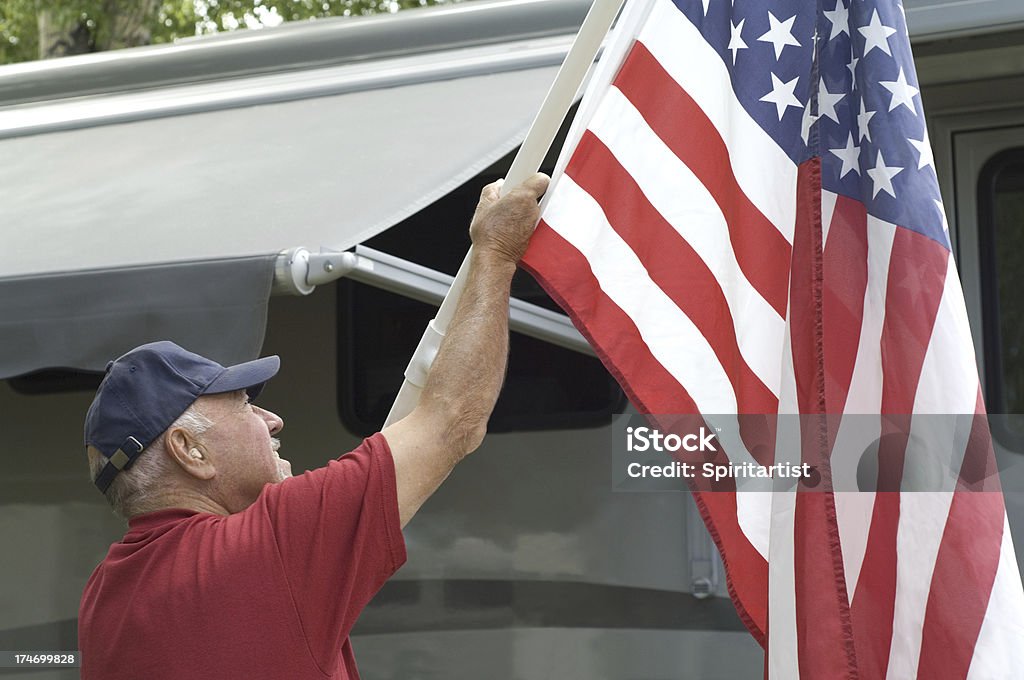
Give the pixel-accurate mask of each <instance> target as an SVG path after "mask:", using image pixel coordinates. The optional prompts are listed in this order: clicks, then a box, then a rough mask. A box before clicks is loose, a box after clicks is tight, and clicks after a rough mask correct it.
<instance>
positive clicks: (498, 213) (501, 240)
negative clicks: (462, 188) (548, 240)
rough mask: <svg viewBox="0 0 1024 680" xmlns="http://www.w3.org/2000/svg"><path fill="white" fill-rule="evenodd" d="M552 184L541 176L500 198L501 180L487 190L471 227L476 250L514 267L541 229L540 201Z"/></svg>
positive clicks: (538, 175)
mask: <svg viewBox="0 0 1024 680" xmlns="http://www.w3.org/2000/svg"><path fill="white" fill-rule="evenodd" d="M549 181H550V180H549V178H548V176H547V175H545V174H543V173H540V172H538V173H536V174H535V175H533V176H532V177H530V178H529V179H527V180H526V181H525V182H523V183H522V184H520V185H519V186H517V187H516V188H515V189H513V190H512V191H510V192H509V193H508V194H506V195H505V196H502V197H500V198H499V191H500V188H501V180H499V181H497V182H494V183H493V184H488V185H487V186H485V187H484V189H483V191H481V192H480V203H478V204H477V206H476V213H475V214H474V215H473V221H472V223H471V224H470V225H469V236H470V238H472V239H473V246H474V248H476V249H477V250H480V251H485V252H489V253H492V254H494V255H496V256H497V257H499V258H501V259H502V260H507V261H508V262H511V263H512V264H515V263H517V262H519V260H520V259H521V258H522V257H523V253H525V252H526V246H527V245H528V244H529V243H530V236H531V235H532V234H533V229H534V227H536V226H537V219H538V218H539V217H540V207H539V206H538V205H537V201H538V200H539V199H540V197H541V196H543V195H544V192H545V191H547V188H548V182H549Z"/></svg>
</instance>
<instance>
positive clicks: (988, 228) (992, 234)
mask: <svg viewBox="0 0 1024 680" xmlns="http://www.w3.org/2000/svg"><path fill="white" fill-rule="evenodd" d="M978 210H979V215H978V218H979V219H978V225H979V231H978V240H979V248H980V255H981V271H982V277H981V278H982V281H981V284H982V314H983V319H984V342H985V346H984V349H985V387H986V395H985V396H986V402H987V404H988V410H989V412H990V413H1006V414H1024V296H1021V294H1020V291H1021V290H1024V148H1015V149H1009V150H1007V151H1003V152H1001V153H999V154H998V155H996V156H994V157H993V158H992V159H991V160H989V161H988V162H987V163H986V164H985V166H984V167H983V168H982V170H981V174H980V177H979V180H978ZM1005 420H1006V422H1007V423H1015V422H1016V421H1017V420H1019V419H1018V418H1009V419H1005ZM1017 430H1020V431H1017ZM994 431H995V433H996V436H997V437H999V438H1000V439H1003V440H1006V439H1007V438H1010V439H1011V440H1012V441H1003V443H1004V444H1005V445H1008V446H1009V445H1011V444H1012V448H1015V449H1022V448H1024V446H1021V444H1022V443H1024V430H1022V429H1021V428H1020V426H1019V425H1018V426H1017V427H1011V428H1010V429H1009V430H1007V431H1004V432H999V428H995V430H994Z"/></svg>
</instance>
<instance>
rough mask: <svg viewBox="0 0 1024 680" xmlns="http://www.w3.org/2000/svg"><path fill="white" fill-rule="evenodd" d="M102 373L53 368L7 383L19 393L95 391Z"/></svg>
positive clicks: (11, 379) (12, 379) (101, 378)
mask: <svg viewBox="0 0 1024 680" xmlns="http://www.w3.org/2000/svg"><path fill="white" fill-rule="evenodd" d="M101 380H103V374H102V373H94V372H91V371H76V370H72V369H64V368H52V369H45V370H41V371H34V372H32V373H27V374H25V375H19V376H17V377H14V378H10V379H9V380H8V381H7V384H8V385H10V386H11V389H13V390H14V391H15V392H17V393H19V394H55V393H58V392H95V391H96V388H98V387H99V386H100V381H101Z"/></svg>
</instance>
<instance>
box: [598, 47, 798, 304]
mask: <svg viewBox="0 0 1024 680" xmlns="http://www.w3.org/2000/svg"><path fill="white" fill-rule="evenodd" d="M691 67H692V68H700V67H699V65H696V64H693V65H691ZM613 84H614V85H615V87H617V88H618V89H619V90H621V91H622V93H623V94H624V95H625V96H626V98H627V99H629V101H630V102H632V104H633V106H635V107H636V109H637V110H638V111H639V112H640V114H641V115H642V116H643V117H644V119H645V120H646V121H647V124H648V125H650V127H651V129H652V130H653V131H654V132H655V133H656V134H657V135H658V137H660V138H661V140H662V141H663V142H665V144H666V145H667V146H668V147H669V148H670V149H671V150H672V152H673V153H675V155H676V156H678V157H679V159H680V160H681V161H682V162H683V163H684V164H685V165H686V166H687V167H688V168H689V169H690V170H691V171H692V172H693V173H694V174H695V175H696V176H697V178H698V179H699V180H700V181H701V182H702V183H703V184H704V186H705V187H706V188H707V190H708V191H709V192H710V193H711V195H712V196H713V197H714V199H715V202H717V203H718V206H719V208H720V209H721V210H722V214H723V215H724V216H725V220H726V222H727V223H728V225H729V239H730V240H731V241H732V247H733V250H734V251H735V253H736V261H737V262H738V263H739V266H740V269H741V270H742V271H743V274H744V275H745V276H746V277H747V280H748V281H750V283H751V285H753V286H754V288H756V289H757V291H758V292H759V293H760V294H761V296H762V297H763V298H764V299H765V300H767V301H768V303H769V304H771V306H772V307H774V308H775V311H776V312H778V313H779V316H781V317H785V315H786V296H787V292H788V291H787V287H788V283H789V258H790V253H791V250H792V248H791V247H790V245H789V243H788V242H787V241H786V238H785V237H784V236H783V235H782V234H781V233H779V230H778V229H776V228H775V227H774V226H773V225H772V223H771V222H770V221H769V220H768V218H767V217H765V216H764V215H763V214H762V213H761V211H760V210H758V208H757V207H756V206H755V205H754V204H753V203H751V201H750V199H749V198H747V196H746V195H745V194H744V193H743V190H742V189H741V188H740V186H739V183H738V182H737V181H736V177H735V175H734V174H733V170H732V164H731V163H730V161H729V149H728V148H727V147H726V145H725V142H724V141H723V139H722V136H721V135H720V134H719V132H718V130H717V129H715V126H714V124H713V123H712V122H711V121H710V120H709V119H708V117H707V115H705V113H704V111H703V110H702V109H701V108H700V107H699V106H698V105H697V103H696V102H694V101H693V99H692V98H691V97H690V95H688V94H687V93H686V92H685V91H684V90H683V89H682V88H680V87H679V84H678V83H677V82H676V81H675V80H673V79H672V77H671V76H670V75H669V74H668V73H667V72H666V71H665V69H663V68H662V67H661V64H659V63H658V61H657V59H655V58H654V55H652V54H651V53H650V52H649V51H648V50H647V48H646V47H645V46H644V45H643V43H641V42H639V41H637V42H636V43H635V44H634V46H633V49H632V50H631V51H630V53H629V56H628V57H627V58H626V61H625V63H624V64H623V65H622V69H621V70H620V71H619V74H618V76H617V77H616V78H615V82H614V83H613ZM684 122H685V123H684ZM766 171H770V169H766Z"/></svg>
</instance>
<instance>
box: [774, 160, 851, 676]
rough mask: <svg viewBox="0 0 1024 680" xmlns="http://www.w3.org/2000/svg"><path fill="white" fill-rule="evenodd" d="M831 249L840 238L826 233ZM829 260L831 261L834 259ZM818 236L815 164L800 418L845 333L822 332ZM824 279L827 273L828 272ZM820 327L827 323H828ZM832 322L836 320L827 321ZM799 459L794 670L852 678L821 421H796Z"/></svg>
mask: <svg viewBox="0 0 1024 680" xmlns="http://www.w3.org/2000/svg"><path fill="white" fill-rule="evenodd" d="M831 238H836V239H837V243H843V242H844V241H845V240H846V239H845V237H844V236H842V235H840V233H839V232H836V233H834V234H830V239H831ZM833 259H835V258H833ZM825 267H826V261H825V257H824V255H823V253H822V230H821V161H820V159H817V158H815V159H812V160H810V161H808V162H806V163H804V164H802V165H801V166H800V170H799V178H798V186H797V220H796V229H795V232H794V235H793V270H792V280H791V282H790V287H789V290H790V338H791V341H792V353H793V370H794V377H795V379H796V384H797V402H798V405H799V409H800V413H803V414H823V413H825V412H826V399H825V382H826V380H825V375H826V370H825V367H826V363H825V362H826V358H827V354H826V340H827V339H834V337H835V335H836V334H838V333H842V332H843V331H844V330H845V331H846V332H847V333H849V332H850V329H848V328H847V329H843V328H842V327H838V326H837V327H836V328H834V329H830V330H826V328H827V326H825V324H824V322H823V318H825V314H826V312H827V311H828V310H827V308H826V307H825V303H826V292H825V285H826V284H825V275H826V272H825ZM830 274H831V273H830ZM825 320H828V319H827V318H826V319H825ZM831 321H833V322H836V323H838V322H839V321H841V319H833V320H831ZM802 420H803V422H802V423H801V429H802V446H801V452H802V460H803V462H805V463H810V464H811V465H813V466H814V467H815V469H816V470H817V471H818V475H819V479H820V481H818V483H817V487H816V488H806V489H804V490H803V492H802V493H797V495H796V508H795V516H794V537H793V540H794V547H793V551H794V554H793V558H794V572H795V573H794V576H795V578H794V586H795V600H796V632H797V650H798V657H797V660H798V665H799V668H800V677H803V678H836V679H838V678H849V679H851V680H852V679H855V678H856V677H857V661H856V657H855V653H854V647H853V630H852V627H851V622H850V612H849V599H848V596H847V592H846V577H845V573H844V571H843V559H842V548H841V545H840V541H839V529H838V525H837V522H836V510H835V499H834V498H833V496H832V492H831V471H830V466H829V460H828V453H829V439H830V437H829V432H828V431H827V429H826V428H825V425H826V421H825V419H824V418H806V417H805V418H803V419H802Z"/></svg>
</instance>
